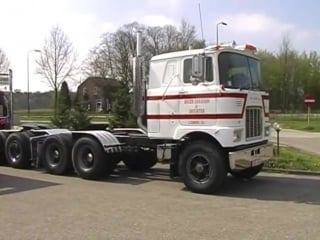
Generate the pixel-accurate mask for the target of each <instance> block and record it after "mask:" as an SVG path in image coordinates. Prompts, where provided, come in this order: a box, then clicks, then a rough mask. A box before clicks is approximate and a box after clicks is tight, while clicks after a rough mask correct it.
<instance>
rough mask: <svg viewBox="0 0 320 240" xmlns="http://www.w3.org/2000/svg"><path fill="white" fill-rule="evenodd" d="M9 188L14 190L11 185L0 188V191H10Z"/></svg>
mask: <svg viewBox="0 0 320 240" xmlns="http://www.w3.org/2000/svg"><path fill="white" fill-rule="evenodd" d="M10 190H14V188H13V187H5V188H0V192H7V191H10Z"/></svg>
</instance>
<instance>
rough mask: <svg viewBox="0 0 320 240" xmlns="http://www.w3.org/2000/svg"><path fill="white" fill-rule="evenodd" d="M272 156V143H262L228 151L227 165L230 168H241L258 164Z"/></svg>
mask: <svg viewBox="0 0 320 240" xmlns="http://www.w3.org/2000/svg"><path fill="white" fill-rule="evenodd" d="M272 156H273V144H272V143H266V144H263V145H259V146H255V147H251V148H247V149H243V150H240V151H234V152H229V166H230V169H231V170H242V169H246V168H250V167H255V166H258V165H260V164H262V163H264V162H266V161H268V160H269V159H270V158H271V157H272Z"/></svg>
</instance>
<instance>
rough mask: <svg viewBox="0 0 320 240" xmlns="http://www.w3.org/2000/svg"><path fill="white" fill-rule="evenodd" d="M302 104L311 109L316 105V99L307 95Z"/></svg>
mask: <svg viewBox="0 0 320 240" xmlns="http://www.w3.org/2000/svg"><path fill="white" fill-rule="evenodd" d="M304 104H305V105H306V106H307V107H308V108H312V107H313V106H314V105H315V104H316V98H315V97H314V96H312V95H307V96H305V97H304Z"/></svg>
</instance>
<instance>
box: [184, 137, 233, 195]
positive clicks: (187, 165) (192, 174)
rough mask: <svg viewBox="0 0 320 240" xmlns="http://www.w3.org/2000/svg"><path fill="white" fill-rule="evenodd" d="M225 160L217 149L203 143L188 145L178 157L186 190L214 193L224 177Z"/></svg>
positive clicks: (197, 142)
mask: <svg viewBox="0 0 320 240" xmlns="http://www.w3.org/2000/svg"><path fill="white" fill-rule="evenodd" d="M225 160H226V158H225V156H224V154H223V152H222V150H220V149H219V148H218V147H216V146H215V145H213V144H211V143H209V142H205V141H195V142H191V143H189V144H188V145H187V146H186V147H185V148H184V149H183V150H182V152H181V154H180V157H179V172H180V176H181V178H182V180H183V182H184V184H185V185H186V187H187V188H188V189H190V190H191V191H192V192H196V193H214V192H216V191H217V190H218V189H219V188H220V186H221V185H222V183H223V181H224V179H225V177H226V175H227V166H226V162H225Z"/></svg>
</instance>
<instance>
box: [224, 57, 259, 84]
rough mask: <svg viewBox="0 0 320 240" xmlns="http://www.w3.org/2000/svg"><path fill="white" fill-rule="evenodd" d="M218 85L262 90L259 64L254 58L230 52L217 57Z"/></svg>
mask: <svg viewBox="0 0 320 240" xmlns="http://www.w3.org/2000/svg"><path fill="white" fill-rule="evenodd" d="M218 62H219V75H220V83H221V84H222V85H223V86H224V87H225V88H240V89H252V90H263V86H262V81H261V75H260V64H259V61H258V60H257V59H255V58H252V57H248V56H246V55H241V54H237V53H232V52H222V53H220V55H219V57H218Z"/></svg>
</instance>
